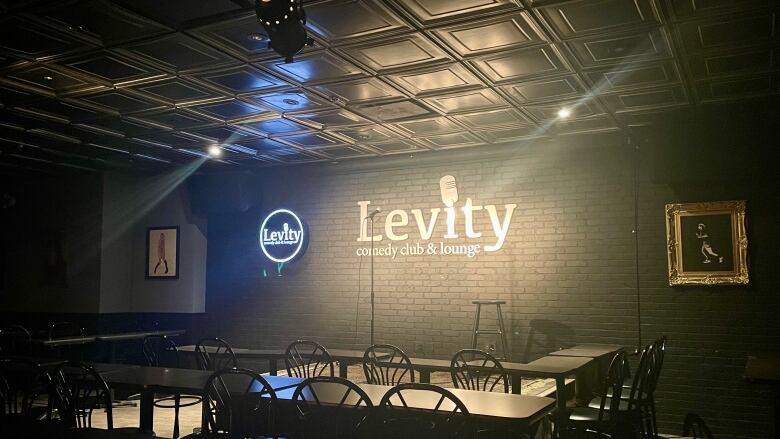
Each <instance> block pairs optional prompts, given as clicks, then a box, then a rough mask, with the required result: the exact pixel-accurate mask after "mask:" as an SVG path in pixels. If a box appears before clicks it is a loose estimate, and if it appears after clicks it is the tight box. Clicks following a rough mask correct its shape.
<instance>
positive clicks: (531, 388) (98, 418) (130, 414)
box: [92, 365, 555, 438]
mask: <svg viewBox="0 0 780 439" xmlns="http://www.w3.org/2000/svg"><path fill="white" fill-rule="evenodd" d="M281 374H282V373H280V375H281ZM348 378H349V379H350V380H352V381H354V382H356V383H365V382H366V380H365V376H364V375H363V369H362V368H361V366H360V365H353V366H350V367H349V368H348ZM431 383H432V384H437V385H440V386H442V387H453V386H452V380H451V378H450V375H449V373H447V372H435V373H432V374H431ZM554 387H555V381H554V380H545V379H528V380H525V379H524V380H523V389H522V393H523V394H524V395H540V394H547V393H548V392H550V391H551V390H554ZM138 410H139V409H138V406H136V407H130V406H125V407H115V408H114V409H113V412H114V428H121V427H138ZM102 415H103V413H94V414H93V419H92V424H93V427H96V428H105V427H106V418H105V416H102ZM200 418H201V404H196V405H193V406H191V407H184V408H182V409H181V411H180V412H179V432H180V433H179V434H180V435H181V436H185V435H188V434H190V433H192V432H193V430H194V429H196V428H199V427H200ZM154 432H155V434H156V435H157V437H164V438H172V437H173V409H161V408H155V409H154Z"/></svg>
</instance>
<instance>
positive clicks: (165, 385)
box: [100, 366, 303, 431]
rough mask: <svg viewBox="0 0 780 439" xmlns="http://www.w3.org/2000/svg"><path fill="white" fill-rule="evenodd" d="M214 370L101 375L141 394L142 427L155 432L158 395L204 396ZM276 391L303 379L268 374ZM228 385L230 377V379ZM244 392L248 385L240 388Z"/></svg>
mask: <svg viewBox="0 0 780 439" xmlns="http://www.w3.org/2000/svg"><path fill="white" fill-rule="evenodd" d="M212 373H213V372H211V371H203V370H193V369H173V368H165V367H149V366H138V367H134V368H125V369H119V370H114V371H111V372H106V373H101V374H100V375H101V376H102V377H103V379H104V380H105V381H106V383H107V384H108V386H109V387H110V388H112V389H123V390H130V391H134V392H138V393H140V395H141V399H140V403H141V406H140V411H139V426H140V427H141V428H142V429H144V430H149V431H151V430H152V428H153V424H154V394H155V393H171V394H172V393H183V394H190V395H202V394H203V388H204V387H205V386H206V382H207V381H208V379H209V377H210V376H211V374H212ZM263 378H265V379H266V381H268V383H269V384H270V385H271V387H272V388H273V389H274V390H281V389H286V388H291V387H295V386H297V385H298V384H300V383H301V382H302V381H303V379H301V378H293V377H277V376H264V377H263ZM226 381H227V383H228V385H229V384H230V379H227V380H226ZM239 390H240V391H241V392H243V391H244V390H245V388H244V387H240V388H238V387H237V388H236V391H239Z"/></svg>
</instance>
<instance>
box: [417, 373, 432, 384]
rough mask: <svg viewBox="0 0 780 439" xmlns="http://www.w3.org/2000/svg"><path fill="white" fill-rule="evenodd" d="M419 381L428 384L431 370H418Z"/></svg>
mask: <svg viewBox="0 0 780 439" xmlns="http://www.w3.org/2000/svg"><path fill="white" fill-rule="evenodd" d="M420 382H421V383H426V384H430V382H431V371H430V370H421V371H420Z"/></svg>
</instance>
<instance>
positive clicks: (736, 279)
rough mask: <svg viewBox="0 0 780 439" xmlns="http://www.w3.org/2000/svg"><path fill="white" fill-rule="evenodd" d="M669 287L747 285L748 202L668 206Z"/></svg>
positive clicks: (716, 202)
mask: <svg viewBox="0 0 780 439" xmlns="http://www.w3.org/2000/svg"><path fill="white" fill-rule="evenodd" d="M666 243H667V250H668V259H669V285H747V284H748V281H749V278H748V266H747V235H746V233H745V201H715V202H708V203H686V204H667V205H666Z"/></svg>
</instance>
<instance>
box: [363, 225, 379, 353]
mask: <svg viewBox="0 0 780 439" xmlns="http://www.w3.org/2000/svg"><path fill="white" fill-rule="evenodd" d="M377 213H379V212H374V213H373V214H371V215H368V216H367V217H365V218H363V220H364V221H369V220H371V230H370V231H369V234H370V235H371V236H370V238H369V240H370V241H371V244H370V248H371V262H370V264H371V268H370V270H371V275H370V276H371V283H370V285H371V287H370V289H371V330H370V334H371V335H370V337H371V340H370V343H371V346H373V345H374V217H375V216H376V214H377Z"/></svg>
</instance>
